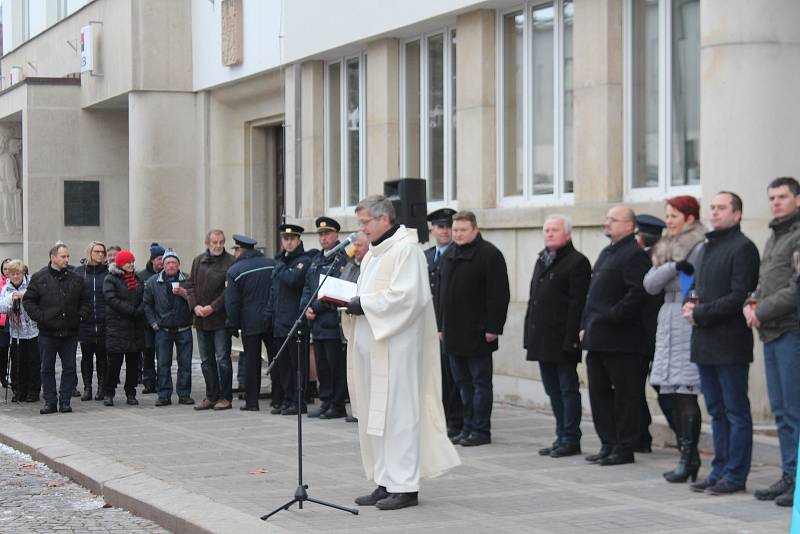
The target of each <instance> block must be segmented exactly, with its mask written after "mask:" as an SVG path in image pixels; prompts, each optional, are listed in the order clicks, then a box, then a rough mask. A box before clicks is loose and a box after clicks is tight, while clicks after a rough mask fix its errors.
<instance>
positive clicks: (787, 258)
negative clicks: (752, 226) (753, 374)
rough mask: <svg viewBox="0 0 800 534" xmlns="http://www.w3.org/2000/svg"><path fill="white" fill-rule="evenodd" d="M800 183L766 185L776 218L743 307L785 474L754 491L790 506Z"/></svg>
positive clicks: (799, 377) (798, 411) (799, 353)
mask: <svg viewBox="0 0 800 534" xmlns="http://www.w3.org/2000/svg"><path fill="white" fill-rule="evenodd" d="M798 195H800V184H798V182H797V180H795V179H794V178H788V177H782V178H776V179H775V180H773V181H772V182H771V183H770V184H769V186H768V187H767V196H768V198H769V207H770V209H771V210H772V215H773V216H774V217H775V218H774V219H773V220H772V222H770V223H769V227H770V229H771V230H772V235H770V237H769V239H768V240H767V244H766V245H765V246H764V254H763V256H762V260H761V267H760V269H759V273H758V289H757V290H756V292H755V294H754V295H753V298H752V299H751V300H750V301H749V302H747V303H745V306H744V310H743V313H744V317H745V320H746V321H747V324H748V325H749V326H751V327H756V328H758V334H759V337H760V338H761V341H762V342H763V343H764V366H765V368H766V374H767V391H768V393H769V403H770V407H771V408H772V414H773V415H774V416H775V425H776V426H777V427H778V440H779V442H780V446H781V464H782V467H783V475H782V476H781V478H780V480H778V481H777V482H776V483H774V484H773V485H771V486H770V487H768V488H765V489H760V490H756V492H755V493H754V495H755V498H756V499H758V500H761V501H771V500H774V501H775V504H777V505H778V506H792V504H793V500H794V498H793V496H794V483H795V480H794V479H795V472H796V471H797V445H798V433H800V387H798V384H800V324H799V323H798V313H797V305H796V300H795V293H796V291H797V290H796V287H795V286H794V284H792V282H791V281H792V274H793V267H792V257H793V255H794V254H796V253H797V252H796V251H797V250H798V249H799V248H800V211H798V199H799V198H800V197H798Z"/></svg>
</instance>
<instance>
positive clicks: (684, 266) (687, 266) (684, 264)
mask: <svg viewBox="0 0 800 534" xmlns="http://www.w3.org/2000/svg"><path fill="white" fill-rule="evenodd" d="M675 269H677V270H678V271H679V272H682V273H683V274H686V275H689V276H691V275H693V274H694V265H692V264H691V263H689V262H688V261H686V260H681V261H678V262H675Z"/></svg>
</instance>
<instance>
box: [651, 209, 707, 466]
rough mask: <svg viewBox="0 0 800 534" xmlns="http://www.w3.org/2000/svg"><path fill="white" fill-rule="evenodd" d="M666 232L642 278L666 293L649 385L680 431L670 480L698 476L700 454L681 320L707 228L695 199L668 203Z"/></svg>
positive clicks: (695, 380) (696, 389) (694, 380)
mask: <svg viewBox="0 0 800 534" xmlns="http://www.w3.org/2000/svg"><path fill="white" fill-rule="evenodd" d="M666 204H667V205H666V217H665V219H666V223H667V233H666V235H664V237H662V238H661V240H660V241H659V242H658V243H656V245H655V247H653V254H652V258H653V267H652V268H651V269H650V271H649V272H648V273H647V274H646V275H645V277H644V288H645V290H646V291H647V292H648V293H650V294H651V295H658V294H659V293H661V292H662V291H663V292H664V304H663V305H662V306H661V309H660V310H659V312H658V329H657V331H656V350H655V358H654V359H653V368H652V371H651V373H650V383H651V384H653V386H655V387H656V388H657V389H658V392H659V396H661V395H663V396H665V397H669V404H670V405H671V406H672V407H673V413H672V414H671V415H672V420H673V421H674V424H675V431H676V433H677V435H678V448H679V449H680V451H681V459H680V462H679V463H678V465H677V466H676V467H675V469H673V470H672V471H667V472H666V473H664V478H665V479H667V481H668V482H686V481H687V480H688V479H689V478H690V477H691V478H692V479H693V480H696V479H697V471H698V470H699V469H700V456H699V455H698V453H697V440H698V439H699V437H700V406H699V405H698V403H697V395H698V394H699V393H700V374H699V372H698V370H697V366H696V365H695V364H694V363H692V362H691V360H690V345H691V337H692V327H691V325H690V324H689V323H687V322H686V320H685V319H684V318H683V314H682V312H681V308H682V306H683V300H684V291H685V289H686V288H685V287H682V285H681V273H683V275H685V276H684V284H683V285H686V278H687V277H688V276H691V275H693V274H694V270H695V267H696V266H697V265H699V256H700V254H701V251H702V243H703V241H704V240H705V230H704V228H703V226H702V225H701V224H700V222H699V219H700V204H699V203H698V202H697V200H696V199H695V198H694V197H691V196H685V195H684V196H677V197H673V198H670V199H668V200H667V201H666Z"/></svg>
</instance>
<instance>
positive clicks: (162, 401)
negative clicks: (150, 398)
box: [156, 398, 172, 406]
mask: <svg viewBox="0 0 800 534" xmlns="http://www.w3.org/2000/svg"><path fill="white" fill-rule="evenodd" d="M170 404H172V399H160V398H159V399H156V406H169V405H170Z"/></svg>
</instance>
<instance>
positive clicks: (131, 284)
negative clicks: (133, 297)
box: [122, 271, 137, 291]
mask: <svg viewBox="0 0 800 534" xmlns="http://www.w3.org/2000/svg"><path fill="white" fill-rule="evenodd" d="M122 279H123V280H125V283H126V284H128V291H136V285H137V282H136V273H134V272H130V273H129V272H127V271H125V272H124V273H123V274H122Z"/></svg>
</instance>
